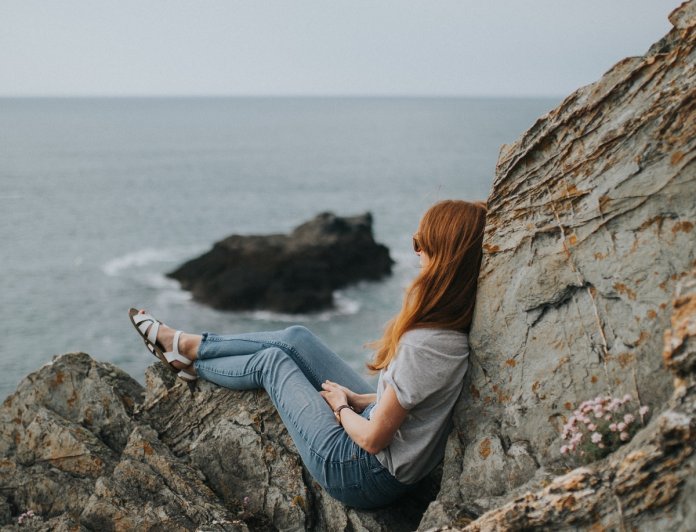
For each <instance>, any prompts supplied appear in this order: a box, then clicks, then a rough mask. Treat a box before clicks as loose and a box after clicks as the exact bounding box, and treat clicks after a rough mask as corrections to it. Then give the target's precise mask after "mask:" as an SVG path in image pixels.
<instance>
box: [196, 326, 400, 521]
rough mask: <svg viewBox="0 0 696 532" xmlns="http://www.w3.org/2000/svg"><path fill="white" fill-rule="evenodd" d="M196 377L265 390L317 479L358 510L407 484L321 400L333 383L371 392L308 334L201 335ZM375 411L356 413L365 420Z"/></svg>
mask: <svg viewBox="0 0 696 532" xmlns="http://www.w3.org/2000/svg"><path fill="white" fill-rule="evenodd" d="M194 367H195V368H196V372H197V373H198V375H199V377H201V378H203V379H205V380H207V381H210V382H214V383H216V384H218V385H220V386H224V387H225V388H231V389H233V390H249V389H256V388H264V389H265V390H266V392H268V395H269V396H270V398H271V401H273V404H274V405H275V407H276V409H277V410H278V413H279V414H280V417H281V419H282V420H283V423H284V424H285V427H286V428H287V430H288V432H289V433H290V436H291V437H292V439H293V441H294V442H295V446H296V447H297V450H298V451H299V453H300V456H301V457H302V461H303V462H304V464H305V466H306V467H307V469H308V470H309V472H310V474H311V475H312V476H313V477H314V479H315V480H316V481H317V482H318V483H319V484H321V486H322V487H323V488H324V489H325V490H326V491H327V492H328V493H329V494H330V495H331V496H332V497H334V498H335V499H338V500H339V501H341V502H343V503H344V504H346V505H348V506H353V507H356V508H364V509H367V508H376V507H379V506H384V505H386V504H389V503H391V502H392V501H394V500H395V499H397V498H398V497H399V496H400V495H402V494H403V493H405V492H406V491H407V490H408V489H409V486H408V485H406V484H403V483H401V482H399V481H398V480H397V479H396V478H394V476H393V475H392V474H391V473H390V472H389V470H388V469H386V468H385V467H384V466H383V465H382V464H381V463H380V462H379V461H378V460H377V458H376V457H375V456H374V455H372V454H369V453H368V452H366V451H365V450H363V449H362V448H360V447H358V445H356V444H355V442H353V440H351V438H350V436H348V434H347V433H346V431H345V430H343V427H341V426H340V425H339V424H338V423H337V422H336V418H335V416H334V414H333V412H332V411H331V407H329V405H328V404H327V403H326V401H324V399H323V398H322V397H321V395H319V393H318V391H319V390H321V383H322V382H324V381H325V380H327V379H328V380H331V381H334V382H336V383H338V384H341V385H343V386H345V387H347V388H349V389H351V390H353V391H354V392H356V393H373V392H374V390H373V389H372V387H371V386H370V385H369V384H368V383H367V382H366V381H365V380H364V379H363V378H362V377H360V375H358V374H357V373H356V372H355V371H354V370H353V369H352V368H351V367H350V366H348V365H347V364H346V363H345V362H344V361H343V360H342V359H341V358H340V357H339V356H338V355H336V354H335V353H334V352H333V351H331V350H330V349H329V348H328V347H327V346H326V345H324V343H323V342H322V341H321V340H319V338H317V337H316V336H314V334H312V333H311V332H310V331H309V330H308V329H306V328H305V327H301V326H294V327H289V328H287V329H285V330H282V331H275V332H264V333H249V334H238V335H229V336H219V335H215V334H211V333H204V334H203V339H202V341H201V345H200V348H199V350H198V360H196V362H195V363H194ZM373 406H374V405H370V406H369V407H368V408H366V409H365V411H363V413H362V414H361V415H362V416H363V417H365V418H368V416H369V412H370V410H371V409H372V407H373Z"/></svg>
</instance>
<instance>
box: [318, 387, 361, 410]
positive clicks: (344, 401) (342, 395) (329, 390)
mask: <svg viewBox="0 0 696 532" xmlns="http://www.w3.org/2000/svg"><path fill="white" fill-rule="evenodd" d="M321 387H322V389H323V390H322V391H321V392H319V394H320V395H321V396H322V397H323V398H324V401H326V402H327V403H328V404H329V406H330V407H331V410H336V409H337V408H338V407H339V406H341V405H350V404H351V402H350V396H354V395H355V393H353V392H352V391H350V390H349V389H348V388H346V387H345V386H341V385H340V384H336V383H335V382H331V381H324V382H323V383H322V384H321ZM351 406H352V405H351Z"/></svg>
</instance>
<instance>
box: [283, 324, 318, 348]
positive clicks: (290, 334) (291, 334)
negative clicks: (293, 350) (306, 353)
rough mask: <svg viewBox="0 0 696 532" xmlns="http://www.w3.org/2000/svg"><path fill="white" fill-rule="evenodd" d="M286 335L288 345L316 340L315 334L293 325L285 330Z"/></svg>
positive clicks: (301, 326)
mask: <svg viewBox="0 0 696 532" xmlns="http://www.w3.org/2000/svg"><path fill="white" fill-rule="evenodd" d="M284 333H285V335H286V337H287V339H288V343H289V344H291V345H295V343H298V342H302V341H307V340H313V339H315V338H316V336H315V335H314V333H313V332H312V331H310V330H309V329H308V328H307V327H304V326H303V325H292V326H290V327H288V328H287V329H285V331H284Z"/></svg>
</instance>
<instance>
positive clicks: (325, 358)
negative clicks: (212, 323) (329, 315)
mask: <svg viewBox="0 0 696 532" xmlns="http://www.w3.org/2000/svg"><path fill="white" fill-rule="evenodd" d="M203 340H204V341H202V342H201V344H200V347H199V349H198V353H197V358H199V359H201V360H203V359H205V360H209V359H213V358H221V357H230V356H240V355H248V354H253V353H256V352H257V351H260V350H262V349H266V348H269V347H277V348H279V349H281V350H282V351H283V352H285V353H287V354H288V355H289V356H290V357H291V358H292V359H293V360H294V361H295V363H296V364H297V365H298V367H299V368H300V370H302V373H304V374H305V376H306V377H307V379H308V380H309V382H310V383H311V384H312V386H314V389H315V390H321V383H322V382H324V381H325V380H327V379H328V380H330V381H333V382H336V383H338V384H340V385H342V386H345V387H347V388H349V389H350V390H352V391H354V392H356V393H374V391H375V390H374V389H373V387H372V386H370V384H369V383H368V382H367V381H365V379H363V378H362V377H361V376H360V375H359V374H358V373H357V372H356V371H355V370H353V368H351V367H350V366H349V365H348V364H346V362H345V361H344V360H343V359H341V357H339V356H338V355H337V354H336V353H334V352H333V351H332V350H331V349H329V347H327V346H326V344H324V343H323V342H322V341H321V340H320V339H319V338H318V337H317V336H315V335H314V334H313V333H312V332H310V331H309V330H308V329H307V328H306V327H302V326H299V325H295V326H293V327H288V328H287V329H283V330H281V331H272V332H259V333H247V334H235V335H226V336H219V335H214V334H210V333H204V335H203Z"/></svg>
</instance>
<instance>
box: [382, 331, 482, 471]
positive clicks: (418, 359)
mask: <svg viewBox="0 0 696 532" xmlns="http://www.w3.org/2000/svg"><path fill="white" fill-rule="evenodd" d="M468 358H469V344H468V337H467V335H466V334H465V333H462V332H458V331H449V330H444V329H424V328H421V329H413V330H410V331H408V332H406V333H405V334H404V335H403V336H402V337H401V341H400V342H399V348H398V352H397V355H396V357H395V358H394V360H392V362H391V363H390V364H389V366H388V367H387V369H385V370H382V372H381V373H380V379H379V384H378V388H377V404H378V405H379V399H380V396H381V394H382V393H383V392H384V390H385V388H386V386H387V385H389V386H391V387H392V388H393V389H394V391H395V392H396V396H397V399H398V400H399V403H400V404H401V406H403V407H404V408H406V409H407V410H408V411H409V413H408V416H407V417H406V419H405V420H404V422H403V423H402V424H401V426H400V427H399V430H398V431H397V432H396V434H395V435H394V439H393V440H392V442H391V444H390V445H389V447H387V448H386V449H384V450H382V451H381V452H380V453H378V454H377V458H378V460H379V461H380V462H381V463H382V464H384V465H385V466H386V467H387V468H388V469H389V471H390V472H391V473H392V474H393V475H394V476H395V477H396V478H397V479H399V481H400V482H404V483H406V484H412V483H414V482H417V481H418V480H420V479H421V478H422V477H423V476H425V475H426V474H427V473H428V472H430V471H431V470H432V469H433V468H434V467H435V466H436V465H437V464H438V462H439V461H440V460H441V459H442V456H443V453H444V447H445V443H446V440H447V435H448V433H449V428H450V419H451V413H452V409H453V407H454V403H455V402H456V401H457V398H458V397H459V393H460V392H461V389H462V385H463V379H464V374H465V373H466V370H467V367H468Z"/></svg>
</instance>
